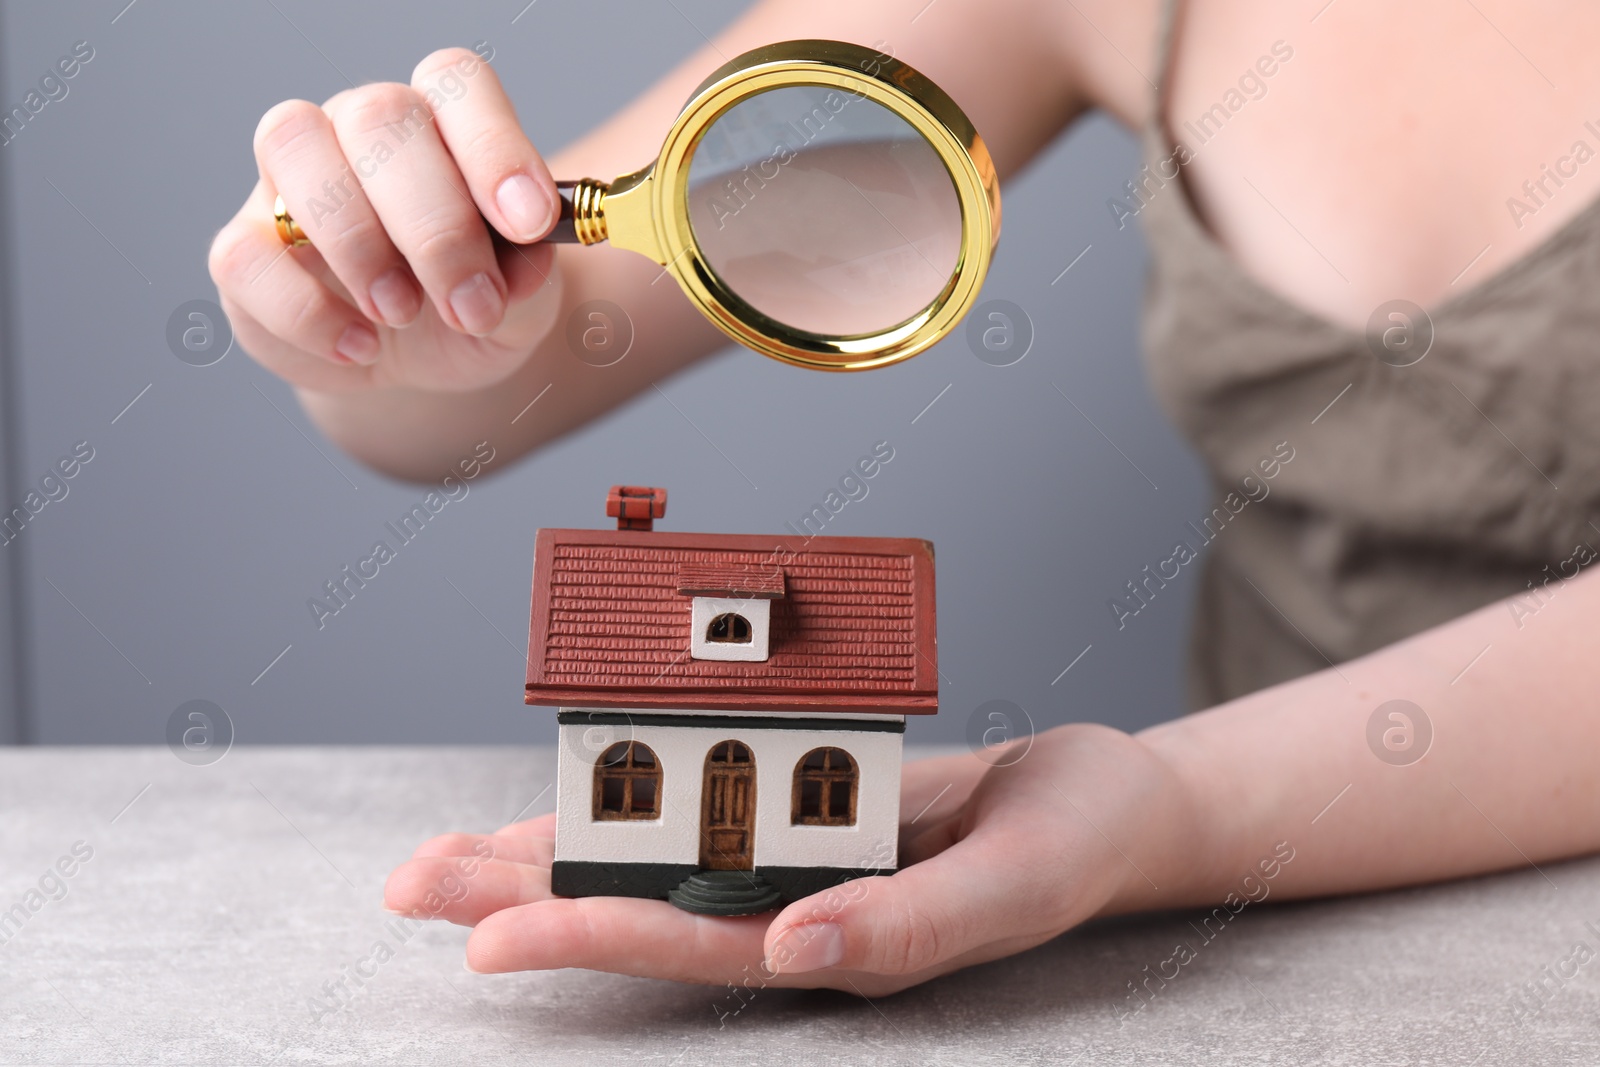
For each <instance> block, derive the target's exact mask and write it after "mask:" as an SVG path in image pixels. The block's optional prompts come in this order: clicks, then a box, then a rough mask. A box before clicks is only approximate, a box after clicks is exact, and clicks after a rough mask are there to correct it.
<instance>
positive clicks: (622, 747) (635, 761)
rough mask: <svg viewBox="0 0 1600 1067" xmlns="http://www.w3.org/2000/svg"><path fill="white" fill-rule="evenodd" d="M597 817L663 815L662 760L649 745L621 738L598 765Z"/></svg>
mask: <svg viewBox="0 0 1600 1067" xmlns="http://www.w3.org/2000/svg"><path fill="white" fill-rule="evenodd" d="M594 817H595V818H596V819H658V818H660V817H661V764H660V763H659V762H657V760H656V754H655V753H654V752H652V751H650V748H649V746H648V745H643V744H640V743H639V742H638V741H618V742H617V743H616V744H614V745H612V746H611V747H610V748H608V749H606V750H605V752H604V753H602V754H601V756H600V759H599V761H597V762H596V763H595V765H594Z"/></svg>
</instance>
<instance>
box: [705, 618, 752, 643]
mask: <svg viewBox="0 0 1600 1067" xmlns="http://www.w3.org/2000/svg"><path fill="white" fill-rule="evenodd" d="M706 640H707V641H714V642H716V643H717V644H719V645H748V644H749V643H750V620H749V619H747V618H745V617H744V616H743V615H740V614H738V613H737V612H732V611H729V612H725V613H723V614H721V615H718V616H717V617H716V618H714V619H712V620H711V625H710V626H707V627H706Z"/></svg>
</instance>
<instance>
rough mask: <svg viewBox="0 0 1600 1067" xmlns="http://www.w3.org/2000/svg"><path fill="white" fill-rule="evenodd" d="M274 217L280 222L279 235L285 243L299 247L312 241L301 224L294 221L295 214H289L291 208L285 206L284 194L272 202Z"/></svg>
mask: <svg viewBox="0 0 1600 1067" xmlns="http://www.w3.org/2000/svg"><path fill="white" fill-rule="evenodd" d="M272 217H273V218H274V219H276V220H277V222H278V237H279V238H281V239H282V241H283V243H284V244H286V245H288V246H289V247H291V248H298V247H299V246H301V245H308V244H310V243H311V238H309V237H307V236H306V231H304V230H302V229H301V228H300V224H299V223H298V222H296V221H294V216H293V215H291V214H289V209H288V208H287V207H285V206H284V203H283V197H282V196H279V197H278V199H276V200H274V201H273V202H272Z"/></svg>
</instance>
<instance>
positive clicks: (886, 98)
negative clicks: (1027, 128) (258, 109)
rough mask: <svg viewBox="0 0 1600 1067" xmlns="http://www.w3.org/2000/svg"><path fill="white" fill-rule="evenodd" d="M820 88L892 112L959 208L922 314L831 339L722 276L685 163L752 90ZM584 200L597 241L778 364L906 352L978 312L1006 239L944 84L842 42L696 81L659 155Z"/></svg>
mask: <svg viewBox="0 0 1600 1067" xmlns="http://www.w3.org/2000/svg"><path fill="white" fill-rule="evenodd" d="M796 85H817V86H823V87H828V88H834V89H839V90H843V91H846V92H850V93H853V94H855V95H857V96H859V97H862V98H865V99H868V100H871V101H873V102H875V103H877V104H881V105H882V106H884V107H886V108H888V109H889V110H890V111H891V112H893V113H894V114H896V115H898V116H899V117H900V118H901V119H903V120H904V121H905V122H907V123H908V124H909V125H910V126H911V127H912V128H913V129H915V130H916V131H917V132H918V133H920V134H921V135H922V136H923V137H924V138H925V139H926V140H927V141H928V143H929V144H931V145H932V146H933V148H934V151H936V152H937V153H938V155H939V158H940V160H941V161H942V162H943V163H944V166H945V170H946V171H948V172H949V175H950V179H951V181H952V183H953V184H954V185H955V189H956V196H957V199H958V201H959V202H960V204H961V250H960V253H959V255H958V257H957V262H956V269H955V272H954V273H953V274H952V275H951V276H950V279H949V281H948V282H947V283H946V285H945V286H944V288H943V289H942V290H941V291H940V293H939V295H938V296H937V297H935V298H934V300H933V301H932V303H930V304H929V305H928V306H927V307H925V308H924V309H923V310H922V311H920V312H918V313H917V314H916V315H914V316H912V317H911V318H910V319H908V320H906V321H905V322H901V323H899V324H897V325H895V326H891V327H889V328H887V329H884V330H880V331H877V332H875V333H867V334H855V335H852V336H848V337H836V336H828V335H823V334H816V333H810V332H808V331H805V330H800V329H797V328H795V327H793V326H788V325H786V324H784V323H781V322H778V321H777V320H775V319H772V318H770V317H768V316H767V315H764V314H762V313H761V312H760V311H759V310H758V309H756V308H754V307H752V306H751V305H750V304H749V303H747V302H746V301H744V300H743V299H741V298H740V297H739V296H738V295H737V294H735V293H734V292H733V291H732V290H731V289H730V288H729V287H728V286H727V285H726V284H724V283H723V281H722V280H721V279H720V278H719V277H718V275H717V273H716V271H715V269H713V268H712V266H711V265H710V263H708V262H707V261H706V259H705V257H704V256H703V255H701V253H700V247H699V245H698V243H697V242H696V241H695V238H694V232H693V230H692V228H691V227H690V224H689V203H688V186H689V164H690V162H691V160H692V159H693V158H694V150H695V148H696V147H697V146H698V145H699V143H700V139H701V137H702V136H704V134H705V132H706V131H707V130H708V129H710V127H711V124H712V123H713V122H715V121H716V120H717V119H718V118H719V117H720V116H721V115H722V113H723V112H725V111H727V110H728V109H729V108H731V107H732V106H734V105H735V104H737V103H739V102H740V101H741V100H745V99H747V98H749V97H751V96H754V95H755V94H757V93H761V92H766V91H768V90H770V89H779V88H783V87H786V86H796ZM582 184H584V185H589V186H591V187H592V188H591V189H590V190H589V196H588V203H587V204H586V206H585V207H584V208H583V209H582V210H580V211H578V212H575V215H582V216H585V217H584V218H582V219H575V221H576V222H579V223H581V224H582V225H584V226H585V227H586V228H587V233H588V235H589V240H585V242H584V243H591V241H596V240H604V239H609V240H610V242H611V243H612V244H614V245H616V246H617V247H619V248H627V249H630V250H632V251H636V252H642V253H644V254H645V255H648V256H650V257H651V258H652V259H654V260H655V261H656V262H657V263H660V264H662V265H663V266H665V267H666V268H667V270H668V271H670V272H671V273H672V275H673V277H674V278H676V279H677V281H678V284H679V286H681V287H682V289H683V291H684V293H685V294H687V295H688V297H689V299H690V300H691V301H692V302H693V303H694V304H695V306H696V307H698V308H699V309H700V310H701V311H702V312H703V313H704V314H705V315H706V317H707V318H709V319H710V320H711V321H712V322H713V323H715V324H716V325H717V327H718V328H719V329H721V330H722V332H723V333H725V334H727V335H728V336H729V337H731V338H733V339H734V340H736V341H738V342H739V343H740V344H743V345H745V346H746V347H749V348H752V349H755V350H756V351H757V352H760V353H762V354H764V355H768V356H771V357H773V358H774V359H779V360H783V361H784V362H786V363H793V364H795V365H797V366H802V367H812V368H816V369H820V370H840V371H854V370H868V369H870V368H873V367H882V366H887V365H888V364H890V363H898V362H899V361H900V360H903V359H909V358H910V357H912V356H914V355H916V354H917V353H919V352H921V351H923V350H924V349H926V348H928V347H929V346H931V345H932V344H934V342H936V341H938V340H939V339H940V338H942V337H944V336H945V335H946V334H947V333H949V332H950V331H951V329H953V328H954V327H955V325H956V323H958V322H959V321H960V320H961V318H962V316H964V315H965V314H966V313H967V311H968V310H970V309H971V307H972V304H973V303H974V302H975V301H976V299H977V296H978V292H979V290H980V289H981V288H982V286H983V279H984V275H985V274H987V273H988V270H989V263H990V260H991V259H992V258H993V256H994V247H995V242H996V241H997V240H998V239H999V235H1000V182H999V179H998V177H997V175H996V174H995V169H994V163H993V161H992V160H991V159H990V158H989V151H988V149H987V148H986V147H985V146H984V143H983V139H982V138H981V137H979V136H978V132H977V131H976V130H975V129H973V128H972V123H971V122H970V121H968V119H967V117H966V115H964V114H962V112H961V109H960V108H958V107H957V106H956V104H955V101H953V100H951V99H950V97H949V96H947V95H945V93H944V91H943V90H941V89H940V88H939V87H938V86H936V85H934V84H933V83H932V82H931V81H929V80H928V79H927V78H925V77H923V76H922V75H921V74H918V73H917V72H916V71H915V70H913V69H912V68H911V67H909V66H907V65H906V64H904V63H902V62H900V61H899V60H897V59H894V58H893V57H890V56H886V55H884V54H883V53H881V52H876V51H874V50H872V49H870V48H863V47H861V46H860V45H853V44H847V43H845V42H842V41H784V42H782V43H780V44H773V45H767V46H764V47H762V48H757V49H754V50H753V51H750V52H746V53H744V54H743V55H741V56H738V57H736V58H734V59H733V60H731V61H729V62H728V63H726V64H724V65H723V66H722V67H721V68H719V69H718V70H716V71H715V72H713V73H712V75H711V76H710V77H709V78H707V79H706V80H705V81H704V82H702V83H701V85H700V87H699V88H698V89H696V90H695V93H694V95H693V96H692V97H691V98H690V100H689V103H688V104H687V105H685V107H684V109H683V111H682V112H681V113H680V114H679V115H678V119H677V121H676V122H675V123H673V126H672V129H671V130H670V131H669V132H668V134H667V138H666V142H665V143H664V144H663V145H662V148H661V154H660V156H659V157H657V159H656V162H655V163H654V164H653V165H652V166H651V167H647V168H645V169H644V170H642V171H637V172H635V173H633V174H627V175H623V176H622V177H620V178H618V179H617V180H616V181H614V182H612V183H611V184H610V185H609V186H602V185H601V184H600V183H598V182H594V183H589V182H585V183H582Z"/></svg>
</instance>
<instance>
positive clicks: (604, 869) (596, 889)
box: [550, 860, 700, 900]
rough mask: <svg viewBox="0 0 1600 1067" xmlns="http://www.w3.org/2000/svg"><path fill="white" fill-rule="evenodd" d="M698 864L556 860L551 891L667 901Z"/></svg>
mask: <svg viewBox="0 0 1600 1067" xmlns="http://www.w3.org/2000/svg"><path fill="white" fill-rule="evenodd" d="M699 869H700V865H699V864H698V863H590V862H587V861H583V860H556V861H555V862H554V863H552V864H551V865H550V892H552V893H554V894H555V895H556V896H558V897H652V898H654V899H657V900H666V899H667V894H668V893H669V892H671V891H672V890H674V889H676V888H678V886H679V885H680V884H681V883H682V882H683V880H684V879H685V878H688V877H689V876H690V875H691V874H693V873H694V872H695V871H697V870H699Z"/></svg>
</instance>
